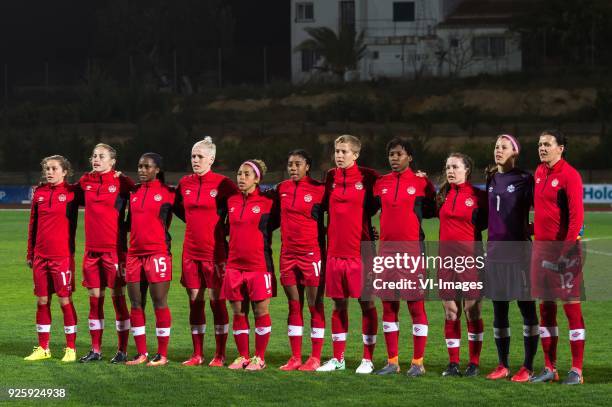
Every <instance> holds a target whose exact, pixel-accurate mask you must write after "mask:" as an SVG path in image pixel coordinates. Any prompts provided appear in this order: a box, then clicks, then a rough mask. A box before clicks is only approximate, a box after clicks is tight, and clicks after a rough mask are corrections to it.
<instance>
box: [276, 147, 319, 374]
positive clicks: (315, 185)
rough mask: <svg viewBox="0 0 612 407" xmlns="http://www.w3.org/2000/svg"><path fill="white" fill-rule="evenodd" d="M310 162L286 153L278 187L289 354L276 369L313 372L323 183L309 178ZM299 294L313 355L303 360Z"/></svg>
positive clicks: (301, 153)
mask: <svg viewBox="0 0 612 407" xmlns="http://www.w3.org/2000/svg"><path fill="white" fill-rule="evenodd" d="M311 166H312V159H311V158H310V155H309V154H308V153H307V152H306V151H304V150H294V151H291V152H290V153H289V155H288V157H287V171H288V173H289V179H288V180H286V181H283V182H281V183H280V184H279V185H278V187H277V194H278V196H279V199H280V201H279V202H280V213H281V218H280V225H281V241H282V246H281V255H280V275H281V284H282V285H283V287H284V289H285V294H287V300H288V301H289V316H288V318H287V325H288V329H287V334H288V336H289V344H290V346H291V353H292V356H291V358H290V359H289V361H288V362H287V363H286V364H285V365H283V366H281V370H302V371H313V370H316V369H317V368H318V367H319V366H321V349H322V348H323V339H324V337H325V313H324V308H323V299H322V291H323V290H322V285H321V282H322V279H321V272H322V267H321V247H323V244H324V242H325V236H324V225H323V211H322V206H321V203H322V201H323V195H324V193H325V185H324V184H322V183H320V182H317V181H315V180H313V179H312V178H310V175H309V174H310V168H311ZM304 293H306V299H307V301H308V309H309V310H310V317H311V320H310V321H311V322H310V326H311V331H310V338H311V340H312V354H311V356H310V357H309V358H308V360H307V361H306V362H305V363H304V364H302V331H303V329H304V319H303V316H302V308H303V306H304Z"/></svg>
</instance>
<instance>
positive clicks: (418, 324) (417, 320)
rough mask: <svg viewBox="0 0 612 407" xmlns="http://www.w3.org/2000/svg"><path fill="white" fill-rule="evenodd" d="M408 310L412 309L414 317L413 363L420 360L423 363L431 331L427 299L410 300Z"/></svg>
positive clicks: (411, 314) (411, 312)
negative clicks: (426, 304) (428, 335)
mask: <svg viewBox="0 0 612 407" xmlns="http://www.w3.org/2000/svg"><path fill="white" fill-rule="evenodd" d="M408 311H410V316H411V317H412V343H413V346H414V348H413V354H412V363H418V362H419V361H420V362H421V363H422V359H423V356H425V346H426V345H427V334H428V332H429V322H428V321H427V313H426V312H425V301H408Z"/></svg>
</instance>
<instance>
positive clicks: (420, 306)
mask: <svg viewBox="0 0 612 407" xmlns="http://www.w3.org/2000/svg"><path fill="white" fill-rule="evenodd" d="M387 156H388V159H389V165H390V166H391V172H390V173H389V174H387V175H384V176H382V177H380V178H379V179H378V181H376V185H375V186H374V196H375V198H376V199H377V200H378V201H379V202H380V207H381V212H380V248H379V256H388V257H394V256H395V255H396V254H401V253H408V254H410V255H412V256H420V255H421V242H422V241H423V240H425V234H424V232H423V229H422V228H421V221H422V219H423V218H431V217H433V216H434V215H435V194H436V192H435V188H434V186H433V185H432V183H431V182H430V181H429V180H428V179H427V178H426V177H422V176H418V175H416V174H415V173H414V172H413V171H412V169H411V168H410V167H411V164H412V162H413V161H412V157H413V151H412V146H411V145H410V143H409V142H408V141H406V140H402V139H399V138H394V139H392V140H391V141H389V143H388V144H387ZM389 271H391V272H395V273H394V274H393V277H395V278H397V277H407V278H409V279H411V280H413V281H415V282H416V283H417V284H418V283H419V279H420V278H422V276H423V275H424V274H426V270H421V271H420V272H419V271H414V272H412V271H411V272H408V273H406V274H405V275H402V276H400V275H395V274H396V273H397V271H395V270H389ZM397 274H399V273H397ZM389 277H390V276H389V274H387V275H386V279H387V280H391V279H392V278H389ZM376 294H377V295H378V296H379V297H380V298H381V299H382V300H383V301H382V303H383V331H384V335H385V342H386V345H387V354H388V363H387V365H386V366H385V367H384V368H382V369H381V370H379V371H378V372H376V373H377V374H379V375H387V374H395V373H398V372H399V370H400V368H399V362H398V353H399V351H398V346H399V343H398V342H399V318H398V315H399V308H400V301H399V299H400V298H401V299H404V300H407V304H408V310H409V311H410V315H411V317H412V335H413V337H412V338H413V345H414V348H413V356H412V363H411V366H410V369H408V371H407V373H406V374H407V375H408V376H411V377H416V376H422V375H423V374H425V368H424V367H423V356H424V354H425V345H426V343H427V332H428V322H427V314H426V312H425V302H424V299H425V297H424V294H425V293H424V292H423V291H422V290H420V289H415V290H411V291H402V292H398V291H395V290H393V291H390V290H381V291H380V292H379V291H378V290H377V292H376Z"/></svg>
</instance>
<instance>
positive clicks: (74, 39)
mask: <svg viewBox="0 0 612 407" xmlns="http://www.w3.org/2000/svg"><path fill="white" fill-rule="evenodd" d="M99 1H102V0H95V1H94V0H52V1H51V0H0V63H2V64H4V63H9V65H10V66H11V67H13V69H12V71H13V72H15V71H19V73H20V74H22V75H25V76H27V71H28V69H29V67H30V66H32V65H34V66H36V69H37V70H38V71H40V69H39V65H40V64H42V63H44V61H45V60H46V59H50V60H53V61H55V63H56V66H57V65H58V64H59V65H66V66H69V65H70V64H71V63H72V62H73V61H74V62H76V61H83V60H85V59H86V58H87V57H88V56H90V55H91V53H92V51H91V50H92V49H93V43H94V30H95V27H96V15H95V9H96V3H98V2H99ZM125 1H129V0H125ZM176 1H180V0H176ZM229 3H230V5H231V6H232V10H233V15H234V19H235V21H236V31H235V35H234V38H235V41H234V45H235V46H236V47H237V48H241V47H263V46H269V47H270V48H271V49H275V50H276V51H275V55H274V57H271V58H270V60H269V65H270V70H271V71H272V72H273V73H275V74H276V75H278V76H286V77H288V75H289V69H290V68H289V52H290V13H289V7H290V2H289V0H260V1H255V0H229Z"/></svg>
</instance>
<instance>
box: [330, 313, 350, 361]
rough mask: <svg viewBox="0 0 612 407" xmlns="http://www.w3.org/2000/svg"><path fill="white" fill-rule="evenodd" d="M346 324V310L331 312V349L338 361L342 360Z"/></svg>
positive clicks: (347, 321)
mask: <svg viewBox="0 0 612 407" xmlns="http://www.w3.org/2000/svg"><path fill="white" fill-rule="evenodd" d="M348 323H349V320H348V312H347V310H346V309H344V310H341V311H338V310H333V311H332V347H333V349H334V357H335V358H336V359H338V360H343V359H344V351H345V349H346V335H347V334H348Z"/></svg>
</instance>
